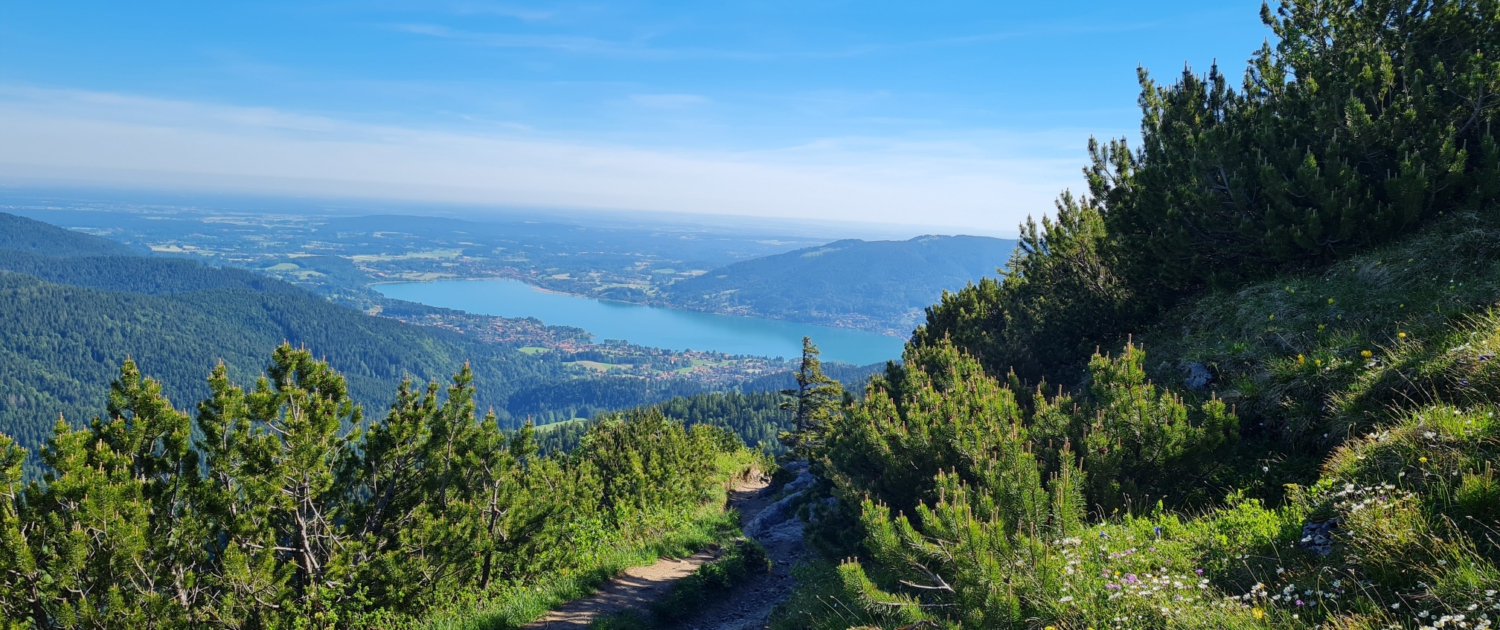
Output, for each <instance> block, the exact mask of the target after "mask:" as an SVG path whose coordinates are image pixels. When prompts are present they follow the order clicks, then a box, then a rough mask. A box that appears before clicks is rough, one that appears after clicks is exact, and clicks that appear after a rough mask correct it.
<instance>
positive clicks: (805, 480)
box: [782, 470, 817, 492]
mask: <svg viewBox="0 0 1500 630" xmlns="http://www.w3.org/2000/svg"><path fill="white" fill-rule="evenodd" d="M815 481H817V478H816V477H813V476H812V473H810V472H807V471H805V470H804V471H802V472H800V473H798V474H797V478H796V479H793V480H791V481H789V482H787V484H786V486H783V487H782V490H783V491H784V492H801V491H803V490H805V489H807V488H808V487H809V486H811V485H813V482H815Z"/></svg>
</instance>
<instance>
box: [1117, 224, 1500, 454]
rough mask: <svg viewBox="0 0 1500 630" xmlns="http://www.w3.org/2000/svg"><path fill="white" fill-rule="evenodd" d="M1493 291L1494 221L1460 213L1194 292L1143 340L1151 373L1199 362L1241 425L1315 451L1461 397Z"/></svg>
mask: <svg viewBox="0 0 1500 630" xmlns="http://www.w3.org/2000/svg"><path fill="white" fill-rule="evenodd" d="M1497 301H1500V226H1497V225H1495V224H1493V223H1492V222H1491V221H1487V220H1485V219H1482V218H1481V217H1479V216H1475V215H1460V216H1457V217H1453V218H1451V219H1449V220H1448V221H1445V222H1443V223H1439V224H1436V225H1433V226H1431V227H1429V228H1427V229H1425V230H1423V231H1422V232H1421V233H1419V234H1416V235H1414V236H1412V237H1410V238H1408V239H1406V240H1404V241H1401V242H1398V243H1396V244H1394V245H1391V246H1389V247H1385V248H1382V249H1378V250H1375V251H1372V252H1369V253H1366V254H1361V255H1357V256H1354V257H1352V258H1350V259H1348V260H1346V261H1344V262H1342V263H1340V264H1336V265H1333V266H1331V267H1329V268H1327V269H1325V270H1323V271H1321V272H1309V273H1304V274H1297V275H1292V276H1285V277H1281V278H1278V279H1276V280H1272V281H1267V282H1261V283H1258V284H1254V285H1250V286H1248V287H1245V288H1243V289H1241V290H1239V291H1235V292H1226V293H1219V294H1213V295H1209V296H1206V297H1204V298H1202V299H1199V300H1197V301H1196V302H1194V303H1191V304H1188V305H1185V306H1183V307H1181V308H1179V309H1177V310H1176V311H1175V312H1173V313H1172V314H1171V315H1170V316H1169V317H1167V318H1166V320H1165V321H1164V322H1163V323H1162V324H1161V325H1159V326H1158V327H1156V328H1155V329H1154V330H1152V331H1149V332H1148V333H1147V334H1146V335H1144V338H1145V344H1146V346H1147V350H1148V351H1149V352H1150V353H1151V355H1152V357H1153V360H1154V361H1161V363H1160V365H1159V366H1158V368H1157V370H1156V371H1157V373H1158V374H1157V376H1158V378H1163V379H1168V380H1178V381H1179V383H1178V384H1180V374H1181V369H1182V368H1183V367H1184V366H1185V365H1186V364H1188V363H1190V362H1199V363H1203V364H1205V365H1208V366H1209V367H1210V368H1211V369H1212V370H1213V371H1215V372H1216V373H1217V377H1218V378H1217V383H1216V384H1215V385H1214V387H1215V389H1217V390H1218V392H1219V394H1220V395H1221V396H1223V397H1224V398H1225V399H1226V400H1227V401H1229V402H1231V403H1233V404H1235V405H1236V406H1237V407H1238V411H1239V413H1240V415H1241V417H1242V418H1244V419H1245V420H1246V421H1247V422H1248V423H1250V426H1253V427H1255V428H1259V427H1260V425H1261V424H1264V425H1265V429H1266V430H1267V431H1269V432H1272V433H1274V434H1275V436H1276V438H1277V439H1278V440H1280V441H1283V442H1286V443H1290V444H1296V445H1299V446H1301V447H1303V448H1307V449H1311V450H1312V451H1314V452H1318V453H1322V452H1326V451H1327V449H1329V448H1331V447H1333V446H1335V445H1337V444H1338V443H1340V442H1342V441H1343V440H1346V439H1349V438H1350V437H1354V436H1358V435H1360V434H1362V433H1363V432H1365V431H1368V430H1370V429H1371V428H1372V427H1375V426H1378V425H1379V424H1381V423H1382V422H1386V421H1388V420H1390V419H1391V418H1392V417H1394V416H1397V415H1399V410H1400V409H1402V408H1406V407H1409V406H1411V405H1414V404H1416V405H1419V404H1424V403H1428V402H1435V401H1438V400H1449V399H1473V398H1474V396H1472V395H1471V394H1472V393H1473V391H1472V390H1473V388H1472V386H1471V385H1464V384H1463V382H1464V381H1466V380H1467V381H1468V382H1469V383H1471V384H1472V383H1473V379H1471V378H1470V376H1473V372H1475V367H1476V364H1477V363H1478V358H1479V356H1481V355H1483V354H1485V353H1491V354H1492V353H1493V350H1494V349H1495V348H1494V347H1493V342H1494V340H1493V339H1491V337H1492V332H1493V331H1494V330H1495V328H1496V326H1495V324H1496V319H1495V318H1494V317H1493V316H1492V315H1490V314H1488V313H1487V309H1488V307H1490V306H1493V305H1495V304H1496V302H1497ZM1484 344H1490V345H1488V346H1486V345H1484ZM1466 346H1467V348H1466ZM1469 350H1472V351H1469ZM1365 353H1368V355H1366V354H1365ZM1486 394H1488V392H1486Z"/></svg>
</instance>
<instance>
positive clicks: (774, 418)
mask: <svg viewBox="0 0 1500 630" xmlns="http://www.w3.org/2000/svg"><path fill="white" fill-rule="evenodd" d="M787 402H788V399H787V396H786V395H784V394H782V393H781V392H779V391H773V392H752V393H740V392H711V393H704V394H695V395H692V396H680V397H677V398H673V399H671V400H668V401H666V402H662V403H657V404H655V405H650V406H647V407H644V408H641V409H638V410H635V411H638V412H641V413H660V414H661V415H663V416H665V417H667V418H668V419H670V420H673V421H675V422H680V423H682V424H683V425H684V426H687V427H693V426H696V425H700V424H703V425H708V426H712V427H718V428H721V429H725V430H728V431H730V432H732V433H734V435H735V436H736V437H738V438H739V439H740V440H741V441H742V442H744V443H745V444H746V445H748V446H749V447H750V448H754V449H757V450H761V451H765V452H768V453H777V454H779V453H783V452H785V450H786V449H785V448H784V446H783V445H782V443H781V440H780V438H781V434H782V433H784V432H786V431H790V430H791V429H792V428H793V426H792V415H793V414H792V412H791V411H790V410H788V409H786V408H785V406H786V404H787ZM605 417H608V416H607V415H603V416H599V417H596V418H594V419H590V420H582V419H579V420H576V421H572V422H558V423H554V424H548V425H543V426H541V427H538V428H537V429H536V437H535V440H536V443H537V447H538V448H539V449H540V450H541V452H543V453H552V452H563V451H571V450H573V449H574V448H577V447H578V444H579V443H580V442H581V441H582V440H583V437H584V435H585V434H587V433H588V432H589V430H590V429H592V428H593V426H594V425H596V424H598V423H599V422H602V421H603V419H604V418H605Z"/></svg>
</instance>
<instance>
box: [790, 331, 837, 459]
mask: <svg viewBox="0 0 1500 630" xmlns="http://www.w3.org/2000/svg"><path fill="white" fill-rule="evenodd" d="M781 395H782V396H786V397H788V398H789V400H787V401H786V402H783V403H782V406H781V408H782V409H785V410H787V411H790V412H792V430H791V431H788V432H786V433H783V434H781V442H782V443H783V444H785V445H786V446H787V448H789V449H791V450H792V452H793V453H795V454H796V455H797V456H798V457H804V458H805V457H808V456H809V455H811V454H812V453H813V452H814V451H815V450H816V449H818V448H819V447H820V446H822V444H823V440H824V439H825V438H826V437H827V433H828V429H829V425H831V424H832V423H833V418H834V416H835V414H837V413H838V412H839V406H840V405H842V404H843V403H844V388H843V387H842V386H840V385H839V382H838V381H836V380H833V379H832V378H829V377H828V376H827V375H825V374H823V362H822V361H820V360H819V359H818V347H817V346H815V345H813V342H812V339H811V338H809V337H803V338H802V361H801V363H800V364H799V365H798V367H797V387H796V389H787V390H783V391H782V392H781Z"/></svg>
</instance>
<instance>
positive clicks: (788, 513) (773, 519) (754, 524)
mask: <svg viewBox="0 0 1500 630" xmlns="http://www.w3.org/2000/svg"><path fill="white" fill-rule="evenodd" d="M798 479H800V477H799V478H798ZM788 485H790V484H788ZM801 499H802V491H797V492H793V493H791V494H789V495H787V496H786V498H783V499H782V500H780V501H777V502H775V503H772V504H770V505H768V506H766V508H765V509H763V510H761V511H760V513H759V514H756V515H755V518H753V519H750V522H749V523H746V524H745V528H744V530H743V531H744V532H745V535H746V536H749V537H751V538H757V539H758V538H760V537H761V536H762V535H763V534H765V532H766V531H767V530H770V529H771V528H773V527H776V526H777V525H780V524H782V523H785V522H786V521H787V520H788V519H792V520H795V519H794V517H795V516H796V515H797V507H796V505H797V502H798V501H799V500H801Z"/></svg>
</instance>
